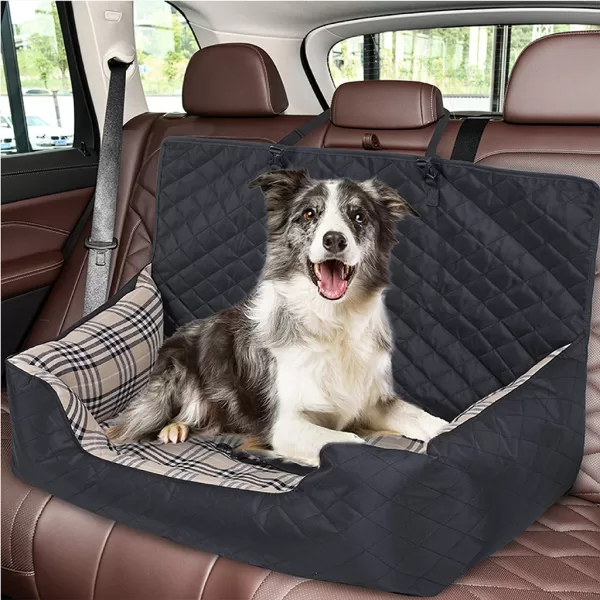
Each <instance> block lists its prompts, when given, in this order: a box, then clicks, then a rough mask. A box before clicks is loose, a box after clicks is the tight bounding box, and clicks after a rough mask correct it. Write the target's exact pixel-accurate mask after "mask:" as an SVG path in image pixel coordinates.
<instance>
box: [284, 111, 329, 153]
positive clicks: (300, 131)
mask: <svg viewBox="0 0 600 600" xmlns="http://www.w3.org/2000/svg"><path fill="white" fill-rule="evenodd" d="M330 115H331V109H330V108H328V109H327V110H324V111H323V112H322V113H321V114H320V115H317V116H316V117H315V118H314V119H310V121H306V123H303V124H302V125H300V127H298V128H297V129H294V131H292V132H291V133H288V134H287V135H286V136H285V137H283V138H281V139H280V140H279V141H278V142H277V145H278V146H295V145H296V144H297V143H298V142H299V141H300V140H301V139H302V138H303V137H306V136H307V135H308V134H309V133H310V132H311V131H312V130H313V129H316V128H317V127H319V125H323V123H326V122H327V121H329V116H330Z"/></svg>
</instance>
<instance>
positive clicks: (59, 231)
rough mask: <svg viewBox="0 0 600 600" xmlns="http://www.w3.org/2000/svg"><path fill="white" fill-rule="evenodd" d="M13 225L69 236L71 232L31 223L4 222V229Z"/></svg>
mask: <svg viewBox="0 0 600 600" xmlns="http://www.w3.org/2000/svg"><path fill="white" fill-rule="evenodd" d="M11 225H22V226H25V227H32V228H34V229H41V230H43V231H52V232H54V233H62V234H63V235H69V232H68V231H66V230H65V229H60V228H59V227H51V226H50V225H44V224H43V223H33V222H31V221H20V220H16V221H4V222H3V223H2V227H10V226H11Z"/></svg>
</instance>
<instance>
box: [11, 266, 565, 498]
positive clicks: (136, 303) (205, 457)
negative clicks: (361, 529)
mask: <svg viewBox="0 0 600 600" xmlns="http://www.w3.org/2000/svg"><path fill="white" fill-rule="evenodd" d="M162 310H163V307H162V302H161V299H160V295H159V293H158V290H157V289H156V285H155V284H154V281H153V280H152V278H151V276H150V268H149V267H147V268H146V269H145V270H144V271H142V272H141V273H140V275H139V277H138V280H137V283H136V287H135V289H134V290H132V291H131V292H129V293H128V294H126V295H124V296H123V297H122V298H120V299H119V300H118V301H117V302H116V303H115V304H114V305H112V306H110V307H108V308H106V309H105V310H104V311H103V312H101V313H100V314H98V315H96V316H95V317H93V318H91V319H89V320H88V321H86V322H85V323H83V324H81V325H80V326H79V327H77V328H76V329H74V330H73V331H72V332H70V333H69V334H68V335H66V336H65V337H64V338H62V339H60V340H57V341H54V342H49V343H47V344H43V345H41V346H37V347H36V348H33V349H31V350H27V351H26V352H23V353H21V354H19V355H17V356H15V357H13V358H11V359H10V361H11V362H12V363H13V364H14V365H15V366H17V367H19V368H20V369H22V370H23V371H25V372H27V373H29V374H30V375H33V376H35V377H38V378H39V379H42V380H44V381H45V382H47V383H48V384H49V385H50V386H51V387H52V388H53V390H54V391H55V393H56V395H57V397H58V399H59V400H60V403H61V405H62V407H63V408H64V410H65V413H66V415H67V418H68V419H69V422H70V424H71V427H72V429H73V432H74V434H75V436H76V437H77V440H78V441H79V443H80V444H81V446H82V448H83V449H84V450H85V451H87V452H89V453H90V454H93V455H94V456H97V457H98V458H102V459H104V460H109V461H112V462H115V463H119V464H121V465H125V466H128V467H132V468H135V469H142V470H144V471H149V472H152V473H156V474H158V475H163V476H165V477H173V478H175V479H184V480H186V481H196V482H199V483H205V484H209V485H220V486H225V487H231V488H239V489H245V490H253V491H260V492H269V493H281V492H287V491H290V490H292V489H294V488H295V487H296V486H297V485H298V483H299V482H300V481H301V480H302V478H303V476H302V475H298V474H294V473H288V472H284V471H280V470H278V469H276V468H275V467H273V466H271V465H269V464H261V463H258V464H257V463H247V462H243V461H241V460H238V458H236V456H235V455H234V454H233V453H232V448H235V447H237V446H239V445H240V444H241V442H242V441H243V438H241V437H240V436H235V435H230V436H226V435H222V436H217V437H212V438H207V437H204V436H202V435H200V434H196V435H193V436H192V437H191V438H190V439H188V440H187V441H186V442H185V443H182V444H166V445H164V444H161V443H159V442H158V441H153V442H144V443H137V444H123V445H119V446H115V445H113V444H112V443H111V442H110V441H109V440H108V438H107V437H106V435H105V433H104V432H105V430H106V429H107V428H108V427H109V426H110V422H111V420H112V419H114V418H115V417H116V416H117V415H118V414H119V413H120V412H121V411H122V410H123V408H124V407H125V406H126V405H127V403H128V402H129V401H130V400H131V399H132V398H134V397H135V395H136V394H137V393H139V392H140V391H141V389H142V388H143V387H144V385H145V384H146V382H147V380H148V377H149V375H150V372H151V369H152V365H153V364H154V362H155V360H156V356H157V353H158V349H159V347H160V344H161V343H162V329H163V312H162ZM567 347H568V346H564V347H563V348H559V349H558V350H556V351H555V352H552V353H551V354H549V355H548V356H547V357H546V358H544V359H543V360H542V361H540V362H539V363H538V364H536V365H535V366H534V367H532V368H531V369H530V370H529V371H528V372H527V373H525V374H524V375H523V376H521V377H519V378H518V379H517V380H515V381H514V382H513V383H511V384H510V385H508V386H506V387H504V388H502V389H501V390H498V391H496V392H494V393H493V394H490V395H489V396H487V397H486V398H483V399H482V400H480V401H479V402H477V403H476V404H474V405H473V406H472V407H470V408H469V409H468V410H466V411H465V412H463V413H462V414H461V415H459V416H458V417H457V418H456V419H454V421H452V423H449V424H448V425H447V426H446V427H444V428H443V429H442V430H441V431H440V434H441V433H445V432H447V431H451V430H452V429H454V428H455V427H458V426H460V425H461V424H462V423H464V422H465V421H467V420H469V419H472V418H473V417H475V416H476V415H478V414H479V413H481V412H482V411H483V410H485V408H487V407H488V406H490V405H491V404H493V403H494V402H497V401H498V400H499V399H500V398H502V397H503V396H505V395H506V394H508V393H510V392H511V391H512V390H514V389H515V388H517V387H518V386H520V385H522V384H523V383H525V381H527V380H528V379H529V378H530V377H531V376H532V375H533V374H534V373H536V372H537V371H539V370H540V369H541V368H542V367H543V366H544V365H546V364H547V363H548V362H550V361H551V360H552V359H553V358H554V357H555V356H558V355H559V354H560V353H561V352H562V351H563V350H565V349H566V348H567ZM365 439H366V441H367V443H369V444H371V445H374V446H378V447H381V448H387V449H394V450H403V451H408V452H416V453H425V452H426V451H427V445H426V444H425V443H424V442H422V441H419V440H410V439H408V438H405V437H402V436H392V435H377V434H373V435H371V436H369V437H367V438H365Z"/></svg>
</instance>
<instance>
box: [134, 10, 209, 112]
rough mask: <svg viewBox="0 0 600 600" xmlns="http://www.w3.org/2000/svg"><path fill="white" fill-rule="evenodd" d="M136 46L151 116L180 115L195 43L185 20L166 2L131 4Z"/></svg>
mask: <svg viewBox="0 0 600 600" xmlns="http://www.w3.org/2000/svg"><path fill="white" fill-rule="evenodd" d="M134 24H135V44H136V48H137V61H138V68H139V70H140V76H141V79H142V86H143V88H144V94H145V96H146V101H147V102H148V109H149V110H150V111H152V112H181V111H183V106H182V103H181V88H182V86H183V76H184V73H185V69H186V67H187V64H188V61H189V59H190V57H191V56H192V55H193V54H194V53H195V52H196V51H197V50H198V49H199V46H198V41H197V40H196V37H195V35H194V32H193V31H192V29H191V27H190V25H189V23H188V22H187V21H186V19H185V17H184V16H183V15H182V14H181V13H180V12H179V11H178V10H177V9H176V8H175V7H173V6H171V5H170V4H169V3H168V2H164V1H163V0H145V1H144V2H135V3H134Z"/></svg>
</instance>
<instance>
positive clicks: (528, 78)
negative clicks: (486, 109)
mask: <svg viewBox="0 0 600 600" xmlns="http://www.w3.org/2000/svg"><path fill="white" fill-rule="evenodd" d="M599 56H600V31H577V32H571V33H564V34H555V35H550V36H546V37H544V38H541V39H539V40H536V41H535V42H534V43H532V44H531V45H530V46H528V47H527V48H526V49H525V50H524V51H523V52H522V53H521V54H520V56H519V58H518V59H517V62H516V64H515V66H514V68H513V70H512V74H511V77H510V80H509V84H508V89H507V92H506V100H505V103H504V119H505V120H506V121H507V122H508V123H554V124H568V125H592V124H593V125H597V124H598V123H600V101H599V98H600V62H599V60H598V57H599Z"/></svg>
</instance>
